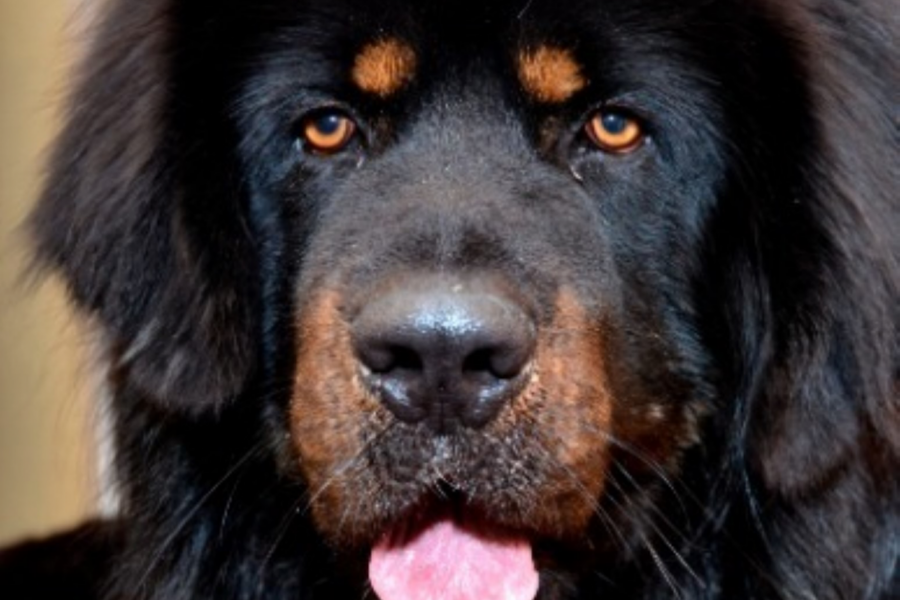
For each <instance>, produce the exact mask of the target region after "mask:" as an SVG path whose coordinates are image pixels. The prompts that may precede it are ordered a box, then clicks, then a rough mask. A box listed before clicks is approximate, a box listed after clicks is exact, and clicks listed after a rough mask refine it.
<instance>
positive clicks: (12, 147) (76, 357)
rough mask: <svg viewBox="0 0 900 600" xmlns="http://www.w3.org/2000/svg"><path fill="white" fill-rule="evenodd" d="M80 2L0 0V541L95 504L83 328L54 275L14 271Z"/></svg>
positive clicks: (51, 527) (71, 517) (82, 9)
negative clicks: (34, 279)
mask: <svg viewBox="0 0 900 600" xmlns="http://www.w3.org/2000/svg"><path fill="white" fill-rule="evenodd" d="M90 8H91V6H90V5H89V4H87V2H86V0H39V1H35V0H0V546H3V545H6V544H8V543H10V542H12V541H14V540H16V539H20V538H22V537H25V536H39V535H45V534H47V533H50V532H52V531H55V530H58V529H60V528H63V527H67V526H70V525H72V524H74V523H76V522H77V521H79V520H80V519H82V518H84V517H85V516H87V515H88V514H90V513H92V512H93V511H94V507H95V505H96V499H97V497H98V495H97V488H98V486H97V484H96V477H95V471H96V469H95V468H94V466H95V465H96V464H97V460H96V456H95V453H94V451H93V448H94V441H95V439H97V435H96V433H95V431H96V429H97V427H96V421H97V419H96V417H95V413H96V409H95V408H94V407H93V403H94V397H95V396H96V395H97V394H96V393H95V392H93V391H92V386H91V380H92V370H91V368H90V363H89V360H88V358H89V353H90V343H89V340H90V338H89V336H87V335H86V334H85V332H84V331H82V330H80V327H79V325H78V321H77V319H75V318H74V317H73V316H72V315H71V314H70V312H69V311H68V309H67V308H66V306H65V301H64V294H63V292H62V290H61V286H60V285H59V283H58V282H56V281H49V282H47V281H44V282H39V283H29V281H28V280H27V278H25V277H24V275H23V273H24V270H25V269H24V265H25V264H26V263H27V247H28V246H27V237H26V236H25V235H24V232H23V231H22V222H23V220H24V218H25V216H26V214H27V212H28V209H29V206H30V205H31V204H32V203H33V202H34V199H35V196H36V194H37V193H38V190H39V189H40V180H41V173H42V166H41V165H42V159H43V157H44V156H45V152H46V148H47V145H48V143H49V141H50V140H51V139H52V137H53V134H54V132H55V130H56V128H57V127H58V125H59V110H58V109H59V107H60V100H61V99H62V98H63V96H64V92H65V89H66V85H65V84H66V77H67V75H68V74H69V71H70V67H71V66H73V64H74V63H75V62H76V60H77V55H78V49H79V47H80V45H79V44H78V43H77V40H78V39H82V36H83V33H84V32H85V30H86V24H87V23H88V22H89V21H90V16H89V9H90Z"/></svg>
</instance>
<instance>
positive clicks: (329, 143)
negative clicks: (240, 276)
mask: <svg viewBox="0 0 900 600" xmlns="http://www.w3.org/2000/svg"><path fill="white" fill-rule="evenodd" d="M632 4H633V3H616V2H610V3H596V4H594V5H586V4H583V3H576V4H571V5H560V4H559V3H554V2H531V3H528V5H527V6H519V5H518V4H509V5H506V4H503V3H487V4H486V5H485V6H475V5H471V6H470V5H466V6H465V7H464V8H461V7H459V6H456V5H455V4H447V5H446V6H442V5H432V6H424V7H419V6H409V5H407V4H403V5H393V4H387V5H381V4H368V3H355V4H353V5H352V7H348V6H343V5H341V6H340V7H336V8H326V7H324V6H322V7H317V8H316V9H315V11H313V12H312V14H313V15H314V18H310V15H309V14H307V13H306V12H305V11H304V10H303V9H301V8H297V9H286V11H285V12H286V15H287V18H286V19H285V21H284V22H281V23H278V27H275V26H270V27H267V28H266V29H265V32H264V36H263V41H262V42H259V43H257V44H256V46H258V47H261V48H262V50H260V51H259V54H258V55H256V56H254V58H253V64H254V72H253V74H252V76H250V77H248V78H247V79H246V80H244V81H242V82H241V86H242V87H241V94H242V95H241V96H240V99H239V102H238V103H237V106H239V117H240V122H239V126H240V131H241V132H242V135H243V139H242V141H241V147H242V149H243V161H244V164H245V168H247V169H248V170H251V171H252V172H254V173H255V174H256V180H255V181H256V183H255V185H256V188H255V189H254V190H253V192H254V194H253V197H254V202H255V203H256V204H255V210H256V211H257V213H258V215H265V216H268V217H269V218H265V217H258V218H257V221H256V224H257V227H259V235H260V237H262V238H265V239H285V238H287V239H288V240H289V243H288V244H287V247H288V248H289V250H288V252H289V253H290V256H289V260H288V262H289V263H290V264H292V265H293V266H292V268H293V269H294V270H293V271H292V272H293V274H294V275H293V277H294V278H293V279H292V281H293V282H294V283H293V285H292V286H291V289H290V295H291V297H292V300H293V308H292V310H291V315H292V317H291V318H292V326H293V327H294V328H295V330H296V341H295V343H294V351H295V353H296V360H295V363H294V365H293V367H292V369H293V373H294V375H293V376H292V377H293V383H292V394H291V399H290V406H289V413H290V416H289V419H288V421H289V429H290V440H291V442H290V445H291V449H292V451H293V453H294V457H295V461H296V463H297V464H299V466H300V470H301V471H302V475H303V477H304V478H305V481H306V482H307V484H308V485H309V489H310V502H311V506H312V511H313V515H314V518H315V520H316V524H317V526H318V528H319V529H320V531H321V532H322V533H324V534H325V535H326V536H327V537H328V538H329V539H330V540H331V541H332V542H334V543H335V544H336V545H338V546H340V547H345V548H354V549H358V548H364V549H365V548H371V547H372V546H373V545H375V544H376V543H378V542H379V541H380V540H383V539H385V538H398V537H399V538H404V537H410V536H412V535H413V534H414V533H415V532H416V531H418V530H419V529H424V530H427V529H428V528H429V527H431V526H432V525H433V524H434V523H435V522H441V521H443V520H445V519H446V518H447V517H448V515H451V514H452V515H454V519H455V520H456V521H457V522H458V523H461V524H462V525H463V526H464V527H466V528H469V529H472V530H475V531H477V532H480V533H481V534H482V535H486V536H491V535H500V536H501V537H506V536H508V537H510V538H515V539H520V538H521V539H526V540H528V541H529V542H530V543H533V544H535V547H536V548H540V547H541V546H542V544H550V545H552V544H555V543H560V542H565V543H576V544H584V543H586V540H587V539H588V538H589V537H592V538H593V541H592V542H591V543H592V544H594V545H600V546H604V545H606V544H607V543H608V544H610V545H612V546H613V547H616V546H617V545H618V544H619V543H620V540H617V539H615V538H614V537H613V536H615V535H620V536H621V535H624V536H625V537H629V538H630V537H631V536H637V535H639V533H638V531H639V530H640V528H639V527H638V526H637V523H634V524H633V525H616V526H614V529H615V528H621V529H622V530H624V531H625V533H624V534H623V533H622V532H621V531H619V532H617V533H614V534H610V532H609V531H607V532H606V533H605V534H603V535H601V536H600V537H599V538H597V536H595V535H594V532H593V531H592V527H594V526H596V525H598V524H599V525H600V526H601V531H603V529H602V528H603V527H607V526H609V522H614V523H629V522H631V521H640V520H641V519H642V518H643V517H644V515H642V514H641V513H640V511H639V510H638V509H637V508H636V506H637V503H636V502H635V501H634V499H633V498H630V497H631V496H634V495H635V494H636V493H637V492H638V490H640V494H642V495H649V496H652V495H653V493H655V492H654V490H656V489H657V488H662V487H664V482H666V481H667V478H668V477H669V476H671V475H673V474H674V473H675V472H677V470H678V469H679V464H680V461H681V456H682V454H683V453H684V452H686V451H688V450H689V449H690V448H691V447H692V446H693V445H694V444H695V443H696V441H697V439H698V435H699V430H700V428H701V427H702V422H701V417H702V415H703V414H704V413H707V412H709V410H710V408H711V390H713V389H714V387H715V386H716V385H717V384H718V383H720V382H718V381H717V380H716V376H717V374H716V366H715V365H713V364H712V359H711V357H710V355H709V348H708V346H709V344H710V343H711V342H710V339H709V338H708V336H709V335H710V328H711V327H713V325H711V321H712V319H710V318H709V317H707V320H706V321H704V320H703V316H702V315H701V314H699V313H700V311H701V310H704V309H709V308H710V307H708V306H706V307H700V306H698V304H697V301H696V296H697V295H699V293H700V291H699V290H700V289H701V288H703V287H704V286H705V287H707V288H715V287H716V285H717V282H715V281H709V279H711V278H715V277H720V278H722V279H723V280H724V279H726V278H727V277H728V275H727V273H716V272H714V271H713V272H711V271H710V269H708V268H705V267H706V263H708V262H709V261H710V260H716V258H715V257H711V252H715V251H718V252H721V253H723V256H722V257H721V258H722V261H726V260H727V258H728V257H727V256H724V254H726V253H727V252H728V250H727V249H724V248H722V249H712V248H710V246H711V245H712V244H713V243H714V241H713V240H712V238H711V236H710V235H709V231H708V229H709V227H710V224H711V223H712V222H713V220H714V219H716V218H720V219H725V218H727V217H723V216H722V215H723V214H725V215H728V214H730V213H732V212H734V211H739V210H740V209H739V208H735V207H736V206H739V205H740V204H741V203H743V202H747V201H752V200H753V199H752V197H750V198H748V197H747V195H752V194H753V193H754V189H753V185H754V179H752V177H754V174H753V173H752V168H753V166H754V165H752V164H749V165H747V164H741V165H736V164H735V163H736V161H735V160H734V159H733V156H734V155H737V154H741V153H742V152H743V151H744V150H743V148H742V147H743V146H745V145H746V146H752V145H753V144H759V143H761V140H762V139H763V138H765V137H766V136H771V137H772V138H773V139H780V140H781V141H782V142H783V144H784V145H783V146H779V145H777V144H776V145H773V148H775V150H767V152H772V153H777V152H779V150H778V148H783V147H787V148H788V149H786V150H784V153H783V154H781V155H780V156H778V155H773V156H766V157H764V160H765V161H766V163H768V162H769V161H773V164H778V163H779V161H785V160H788V159H789V156H790V150H789V149H790V148H792V144H793V143H794V140H792V139H791V136H794V135H796V134H795V133H793V132H794V131H796V129H795V128H793V127H792V128H790V129H788V125H790V123H788V121H790V119H793V118H795V117H796V115H794V114H793V112H792V111H793V110H794V107H793V106H792V105H791V100H790V99H789V98H787V99H786V98H780V99H779V102H780V106H779V107H778V110H772V108H773V107H772V104H771V99H769V98H766V97H765V96H764V95H762V94H758V93H756V90H755V89H754V85H755V84H757V83H758V82H756V81H754V79H753V76H751V73H752V72H753V69H754V66H755V65H754V64H753V61H752V60H748V57H747V56H743V55H741V53H740V52H739V51H737V50H734V48H735V44H734V43H733V42H734V40H733V39H732V36H734V35H737V33H736V32H735V31H731V30H728V31H719V30H717V27H719V24H720V22H722V21H727V19H726V17H727V18H728V19H732V20H733V19H735V15H733V14H730V12H732V11H735V10H737V9H734V8H729V7H723V6H722V5H721V4H713V5H710V4H709V3H705V2H701V3H697V6H696V7H693V8H691V9H690V10H688V9H686V8H685V6H684V5H683V3H682V4H679V5H678V6H677V7H676V6H674V5H670V3H667V2H649V1H642V2H640V3H639V4H640V8H639V9H636V8H635V7H634V6H633V5H632ZM351 15H352V18H351ZM282 16H284V15H282ZM737 18H738V21H739V22H741V23H742V24H743V25H742V26H743V27H745V28H748V29H752V28H753V27H755V26H756V25H757V23H756V21H755V20H754V19H757V18H759V17H753V16H750V15H746V14H743V15H738V17H737ZM770 51H771V52H773V53H776V54H777V49H771V50H770ZM686 56H689V57H692V59H691V60H685V57H686ZM310 65H315V68H310ZM773 71H774V73H775V74H773V75H771V77H772V78H774V79H777V78H778V66H777V65H775V66H774V67H773ZM723 83H729V84H733V85H732V86H731V89H730V92H729V95H726V94H723V93H721V91H719V90H717V89H716V88H717V87H718V86H719V85H722V84H723ZM744 95H746V97H745V98H742V97H741V96H744ZM748 127H755V128H756V130H755V131H753V134H754V138H753V139H752V140H751V139H749V138H742V137H741V135H742V132H744V133H746V131H747V128H748ZM747 155H752V153H751V152H749V151H748V152H747ZM261 157H263V158H264V159H265V160H262V161H261V160H260V158H261ZM745 160H747V159H746V158H745ZM768 174H769V175H771V174H772V173H771V170H769V172H768ZM737 178H744V180H743V181H742V182H741V190H742V193H743V194H744V196H739V195H738V194H737V193H736V192H733V191H732V188H733V187H735V181H736V179H737ZM760 179H761V178H760V177H756V180H760ZM276 214H287V215H290V219H288V222H289V223H293V225H291V226H289V227H288V228H287V229H281V228H283V227H284V223H285V220H284V219H275V218H271V216H272V215H276ZM291 219H293V221H291ZM734 235H741V234H740V232H737V231H736V232H734ZM727 268H729V267H723V269H727ZM707 297H708V298H710V297H711V296H710V295H709V294H707ZM704 328H706V329H704ZM720 335H722V336H724V335H725V334H724V333H721V334H720ZM719 367H722V368H727V367H725V366H723V365H719ZM604 498H606V499H607V500H604ZM604 538H606V541H605V542H604V541H603V539H604ZM598 539H599V540H600V541H598ZM618 547H621V546H618Z"/></svg>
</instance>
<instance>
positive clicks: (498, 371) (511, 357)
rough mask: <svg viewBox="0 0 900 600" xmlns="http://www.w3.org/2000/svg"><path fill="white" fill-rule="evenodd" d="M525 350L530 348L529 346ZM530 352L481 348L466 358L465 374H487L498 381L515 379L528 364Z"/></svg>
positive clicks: (463, 369) (463, 367) (495, 347)
mask: <svg viewBox="0 0 900 600" xmlns="http://www.w3.org/2000/svg"><path fill="white" fill-rule="evenodd" d="M523 348H529V346H528V345H527V341H526V345H525V346H523ZM529 356H530V352H527V351H523V350H522V349H516V348H506V347H503V346H494V347H486V348H479V349H477V350H475V351H473V352H472V353H470V354H469V355H468V356H466V357H465V359H464V360H463V364H462V371H463V373H473V374H485V375H489V376H491V377H494V378H497V379H513V378H514V377H516V376H518V375H519V374H520V373H521V372H522V370H523V369H524V368H525V365H526V364H527V362H528V358H529Z"/></svg>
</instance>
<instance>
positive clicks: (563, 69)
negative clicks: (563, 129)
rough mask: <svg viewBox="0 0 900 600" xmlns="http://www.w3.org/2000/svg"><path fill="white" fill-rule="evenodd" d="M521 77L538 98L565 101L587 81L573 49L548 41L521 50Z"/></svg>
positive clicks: (523, 85)
mask: <svg viewBox="0 0 900 600" xmlns="http://www.w3.org/2000/svg"><path fill="white" fill-rule="evenodd" d="M519 81H520V82H521V83H522V87H524V88H525V91H526V92H527V93H528V94H530V95H531V96H532V97H533V98H534V99H535V100H537V101H538V102H545V103H550V104H558V103H560V102H565V101H566V100H568V99H569V98H571V97H572V96H573V95H575V94H576V93H577V92H579V91H581V90H582V89H584V87H585V86H586V85H587V80H586V79H585V78H584V76H583V75H582V74H581V66H580V65H579V64H578V61H576V60H575V57H574V56H572V53H571V52H570V51H568V50H564V49H562V48H554V47H552V46H546V45H544V46H539V47H537V48H534V49H525V50H522V51H521V52H520V53H519Z"/></svg>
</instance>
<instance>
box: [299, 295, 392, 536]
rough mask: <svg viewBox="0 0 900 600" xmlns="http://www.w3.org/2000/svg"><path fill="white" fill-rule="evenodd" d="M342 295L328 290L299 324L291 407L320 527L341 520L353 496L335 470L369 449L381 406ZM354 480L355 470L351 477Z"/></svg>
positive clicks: (309, 305) (303, 464) (302, 468)
mask: <svg viewBox="0 0 900 600" xmlns="http://www.w3.org/2000/svg"><path fill="white" fill-rule="evenodd" d="M339 305H340V295H339V294H338V293H337V292H334V291H330V290H329V291H325V292H323V293H321V294H319V295H318V296H317V297H316V298H315V299H314V300H313V301H311V302H310V303H309V304H308V305H307V307H306V309H305V310H304V311H303V312H302V314H301V317H300V319H299V323H298V331H299V334H300V335H299V338H300V348H299V352H298V356H297V366H296V371H295V378H294V390H293V399H292V402H291V406H290V423H291V434H292V435H291V437H292V439H293V440H294V443H295V444H296V447H297V450H298V451H299V453H300V456H301V457H302V460H301V463H300V467H301V470H302V471H303V474H304V475H305V476H306V479H307V481H308V483H309V486H310V493H311V494H312V495H314V496H315V497H316V498H317V499H318V501H317V502H313V503H312V505H311V507H312V510H313V516H314V518H316V520H317V521H319V522H320V523H327V522H329V521H330V520H332V519H335V518H336V515H335V514H331V513H330V512H329V510H338V509H339V507H341V506H343V501H344V498H345V497H346V496H347V495H348V493H347V492H346V491H345V490H344V485H345V480H344V479H342V478H338V477H336V476H335V475H336V473H335V469H336V468H338V467H339V466H343V468H345V469H346V467H347V465H350V464H353V458H354V457H355V456H356V455H357V454H358V453H359V452H360V449H361V447H362V444H363V438H364V432H363V424H364V421H363V419H362V418H360V415H371V414H373V413H374V412H375V411H376V410H377V409H378V402H377V400H375V399H374V398H372V397H371V396H370V395H369V394H367V393H366V392H365V390H364V388H363V386H362V385H361V382H360V381H359V376H358V373H357V365H356V361H355V359H354V356H355V355H354V352H353V350H352V346H351V342H350V332H349V329H348V327H347V325H346V323H345V322H344V320H343V319H342V318H341V315H340V310H339V308H338V307H339ZM345 475H347V477H348V479H349V480H352V479H353V475H354V474H353V472H352V470H349V469H348V472H347V473H345Z"/></svg>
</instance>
